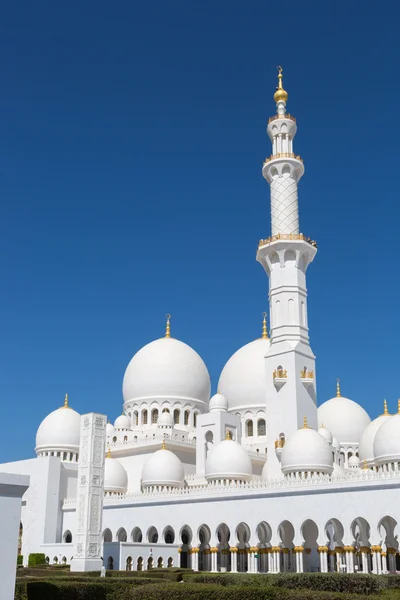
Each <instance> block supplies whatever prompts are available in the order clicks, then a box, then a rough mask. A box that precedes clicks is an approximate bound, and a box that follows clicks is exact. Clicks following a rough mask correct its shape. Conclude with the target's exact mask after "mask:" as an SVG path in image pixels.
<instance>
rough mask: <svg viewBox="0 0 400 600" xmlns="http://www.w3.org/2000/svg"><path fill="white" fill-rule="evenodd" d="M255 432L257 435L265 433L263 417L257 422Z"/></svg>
mask: <svg viewBox="0 0 400 600" xmlns="http://www.w3.org/2000/svg"><path fill="white" fill-rule="evenodd" d="M257 434H258V435H266V434H267V430H266V426H265V419H259V420H258V423H257Z"/></svg>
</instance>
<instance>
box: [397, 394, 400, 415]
mask: <svg viewBox="0 0 400 600" xmlns="http://www.w3.org/2000/svg"><path fill="white" fill-rule="evenodd" d="M397 414H399V415H400V398H399V399H398V400H397Z"/></svg>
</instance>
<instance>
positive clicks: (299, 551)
mask: <svg viewBox="0 0 400 600" xmlns="http://www.w3.org/2000/svg"><path fill="white" fill-rule="evenodd" d="M294 551H295V553H296V571H297V573H303V571H304V563H303V553H304V548H303V546H295V547H294Z"/></svg>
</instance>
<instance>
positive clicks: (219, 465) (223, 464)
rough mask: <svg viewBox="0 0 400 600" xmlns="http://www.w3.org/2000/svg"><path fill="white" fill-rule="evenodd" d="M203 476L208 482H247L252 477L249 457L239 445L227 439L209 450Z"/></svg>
mask: <svg viewBox="0 0 400 600" xmlns="http://www.w3.org/2000/svg"><path fill="white" fill-rule="evenodd" d="M205 476H206V479H208V480H212V479H233V480H237V481H248V480H249V479H251V477H252V466H251V460H250V457H249V455H248V454H247V452H246V450H245V449H244V448H243V447H242V446H241V445H240V444H238V443H237V442H235V441H233V440H232V439H231V438H229V437H227V439H226V440H223V441H222V442H219V444H215V446H212V448H211V449H210V450H209V452H208V456H207V459H206V468H205Z"/></svg>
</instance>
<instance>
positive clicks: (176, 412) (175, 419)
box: [174, 408, 181, 425]
mask: <svg viewBox="0 0 400 600" xmlns="http://www.w3.org/2000/svg"><path fill="white" fill-rule="evenodd" d="M180 416H181V411H180V410H178V409H177V408H176V409H175V410H174V424H175V425H179V418H180Z"/></svg>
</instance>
